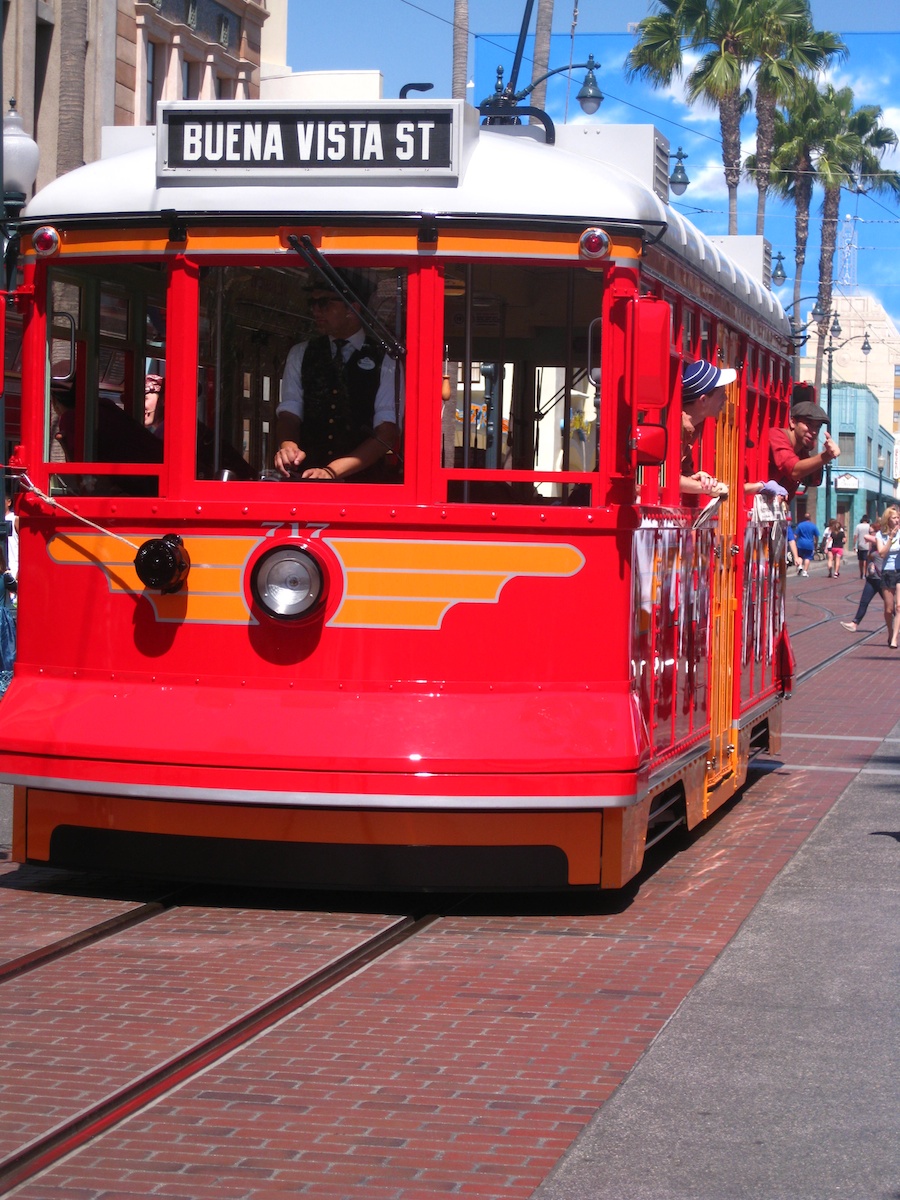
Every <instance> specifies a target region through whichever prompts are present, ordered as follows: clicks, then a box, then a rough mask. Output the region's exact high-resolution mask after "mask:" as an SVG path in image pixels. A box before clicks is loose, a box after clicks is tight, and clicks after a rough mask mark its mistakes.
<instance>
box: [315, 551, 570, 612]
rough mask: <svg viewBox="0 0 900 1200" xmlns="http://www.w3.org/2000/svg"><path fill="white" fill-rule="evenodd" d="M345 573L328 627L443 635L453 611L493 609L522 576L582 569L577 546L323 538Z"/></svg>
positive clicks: (565, 573) (563, 574) (560, 574)
mask: <svg viewBox="0 0 900 1200" xmlns="http://www.w3.org/2000/svg"><path fill="white" fill-rule="evenodd" d="M323 540H324V541H326V542H327V544H328V545H329V547H330V548H331V550H332V551H333V552H334V554H335V555H336V556H337V558H338V560H339V561H340V564H341V569H342V571H343V574H344V589H343V596H342V598H341V603H340V605H339V606H338V609H337V611H336V612H335V614H334V615H333V616H332V617H331V619H330V621H329V622H328V624H329V625H334V626H338V627H344V628H348V627H349V628H357V629H440V627H441V622H442V621H443V619H444V614H445V613H447V612H448V611H449V610H450V609H451V608H452V607H453V606H454V605H455V604H464V603H469V604H496V603H497V601H498V600H499V598H500V592H501V590H502V588H503V585H504V584H506V583H508V582H509V581H510V580H511V579H515V578H516V577H517V576H520V575H529V576H544V577H548V576H549V577H557V578H564V577H566V576H570V575H575V574H577V572H578V571H580V570H581V568H582V566H583V565H584V555H583V554H582V553H581V551H580V550H576V548H575V547H574V546H570V545H567V544H565V543H558V542H556V543H554V542H550V543H547V542H445V541H397V540H387V539H381V540H379V539H372V538H339V537H331V538H325V539H323Z"/></svg>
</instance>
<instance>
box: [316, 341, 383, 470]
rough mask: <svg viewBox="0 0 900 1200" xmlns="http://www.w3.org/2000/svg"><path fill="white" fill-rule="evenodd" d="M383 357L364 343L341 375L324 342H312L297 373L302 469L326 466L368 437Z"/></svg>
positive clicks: (345, 365) (349, 451)
mask: <svg viewBox="0 0 900 1200" xmlns="http://www.w3.org/2000/svg"><path fill="white" fill-rule="evenodd" d="M383 358H384V353H383V351H382V350H381V348H380V347H378V346H376V345H374V344H373V343H372V342H370V341H369V340H368V338H367V339H366V341H364V342H363V344H362V346H361V347H360V348H359V350H354V352H353V353H352V354H351V355H350V357H349V359H348V360H347V362H346V363H345V364H344V368H343V371H339V370H338V369H337V368H336V364H335V362H334V360H333V359H332V352H331V342H330V341H329V339H328V337H327V336H321V337H314V338H311V339H310V341H309V343H308V344H307V347H306V351H305V352H304V355H303V364H302V366H301V368H300V381H301V383H302V384H303V435H302V436H303V441H302V445H303V449H304V450H305V451H306V461H305V462H304V464H303V465H304V467H326V466H328V464H329V463H330V462H332V461H333V460H334V459H336V458H340V457H342V455H345V454H350V453H351V452H352V451H353V450H355V449H356V447H357V446H359V445H360V444H361V443H362V442H364V441H365V440H366V438H370V437H371V436H372V433H373V429H374V419H375V397H376V395H377V392H378V384H379V382H380V380H381V362H382V359H383ZM361 364H362V365H361Z"/></svg>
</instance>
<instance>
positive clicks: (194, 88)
mask: <svg viewBox="0 0 900 1200" xmlns="http://www.w3.org/2000/svg"><path fill="white" fill-rule="evenodd" d="M199 96H200V64H199V63H195V62H191V61H190V60H189V59H187V58H185V59H184V60H183V61H182V63H181V98H182V100H197V99H198V98H199Z"/></svg>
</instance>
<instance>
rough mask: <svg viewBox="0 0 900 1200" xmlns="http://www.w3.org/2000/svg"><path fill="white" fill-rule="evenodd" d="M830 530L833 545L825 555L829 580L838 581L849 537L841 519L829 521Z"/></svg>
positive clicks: (836, 518)
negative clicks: (845, 545)
mask: <svg viewBox="0 0 900 1200" xmlns="http://www.w3.org/2000/svg"><path fill="white" fill-rule="evenodd" d="M828 528H829V529H830V530H831V544H830V545H829V547H828V550H827V552H826V554H825V558H826V560H827V562H828V577H829V579H831V578H834V579H837V578H838V576H839V575H840V573H841V559H842V558H843V557H844V544H845V543H846V541H847V535H846V534H845V533H844V527H843V525H842V524H841V522H840V518H839V517H835V518H834V520H833V521H829V523H828Z"/></svg>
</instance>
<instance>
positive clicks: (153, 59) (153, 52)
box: [144, 42, 159, 125]
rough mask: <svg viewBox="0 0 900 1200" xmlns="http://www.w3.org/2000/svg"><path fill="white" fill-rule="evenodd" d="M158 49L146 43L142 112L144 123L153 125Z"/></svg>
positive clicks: (154, 118) (157, 91)
mask: <svg viewBox="0 0 900 1200" xmlns="http://www.w3.org/2000/svg"><path fill="white" fill-rule="evenodd" d="M158 58H159V47H158V46H157V44H156V42H148V43H147V91H146V94H145V97H144V110H145V112H146V114H147V116H146V123H147V124H148V125H153V124H154V123H155V121H156V101H157V99H158V98H159V90H158V88H157V74H158V72H157V65H158Z"/></svg>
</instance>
